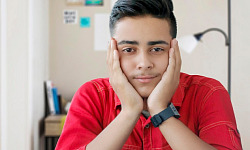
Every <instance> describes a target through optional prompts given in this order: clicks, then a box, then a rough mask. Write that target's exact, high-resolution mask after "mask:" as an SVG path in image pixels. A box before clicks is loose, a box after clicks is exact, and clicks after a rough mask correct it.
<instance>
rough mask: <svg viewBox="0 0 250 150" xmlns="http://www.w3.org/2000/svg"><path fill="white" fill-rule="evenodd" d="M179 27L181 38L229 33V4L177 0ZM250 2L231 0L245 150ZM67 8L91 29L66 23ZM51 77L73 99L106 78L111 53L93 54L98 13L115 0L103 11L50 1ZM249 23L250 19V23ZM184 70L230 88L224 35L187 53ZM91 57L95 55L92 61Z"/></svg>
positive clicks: (236, 94)
mask: <svg viewBox="0 0 250 150" xmlns="http://www.w3.org/2000/svg"><path fill="white" fill-rule="evenodd" d="M173 2H174V7H175V14H176V17H177V23H178V37H181V36H184V35H189V34H192V33H197V32H201V31H204V30H206V29H208V28H211V27H216V28H220V29H222V30H224V31H225V32H226V33H227V30H228V29H227V0H173ZM249 5H250V1H247V0H241V1H232V80H231V87H232V89H231V94H232V95H231V97H232V103H233V107H234V110H235V114H236V119H237V123H238V128H239V130H240V133H241V136H242V143H243V147H244V149H250V143H249V142H248V141H250V130H249V129H248V127H249V126H250V117H249V116H248V115H247V114H250V112H249V110H248V109H247V107H248V106H250V101H249V99H250V95H249V94H248V93H249V91H250V84H249V80H248V74H250V70H249V69H248V68H249V66H250V61H249V60H250V51H249V50H248V47H249V46H248V42H249V39H250V38H249V31H250V29H249V26H250V24H249V19H248V18H250V13H248V12H247V11H248V7H249ZM64 9H75V10H78V14H79V17H80V16H89V17H91V27H90V28H80V27H79V24H76V25H65V24H63V16H62V12H63V10H64ZM50 11H51V12H50V29H51V32H50V37H51V39H50V41H51V44H50V64H49V65H50V78H51V79H52V80H53V81H54V83H55V85H56V86H57V87H58V90H59V92H61V94H62V95H63V96H64V97H66V99H68V100H70V99H71V98H72V96H73V94H74V93H75V91H76V90H77V89H78V88H79V86H80V85H81V84H83V83H84V82H86V81H88V80H90V79H93V78H97V77H107V76H108V73H107V69H106V63H105V60H106V52H96V51H94V47H93V45H94V42H93V41H94V37H93V35H94V28H93V26H94V25H93V23H94V14H95V13H109V12H110V0H104V6H103V7H85V6H67V5H66V2H65V1H62V0H51V1H50ZM247 19H248V20H247ZM181 54H182V60H183V65H182V71H183V72H187V73H189V74H201V75H205V76H209V77H213V78H215V79H217V80H219V81H220V82H221V83H222V84H223V85H224V86H225V87H227V47H226V46H225V39H224V37H223V35H222V34H220V33H218V32H210V33H208V34H206V35H205V36H204V37H203V38H202V43H200V44H199V45H198V47H197V48H196V49H195V50H194V52H193V53H192V54H187V53H185V52H183V51H182V53H181ZM89 56H91V57H89Z"/></svg>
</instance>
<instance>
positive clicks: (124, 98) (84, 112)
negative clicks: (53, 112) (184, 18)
mask: <svg viewBox="0 0 250 150" xmlns="http://www.w3.org/2000/svg"><path fill="white" fill-rule="evenodd" d="M176 28H177V27H176V20H175V16H174V14H173V4H172V2H171V0H118V1H117V2H116V4H115V6H114V8H113V9H112V13H111V16H110V32H111V36H112V39H111V41H110V43H109V48H108V54H107V64H108V67H109V73H110V78H109V79H108V78H107V79H95V80H92V81H90V82H87V83H85V84H84V85H83V86H81V87H80V89H79V90H78V91H77V92H76V94H75V96H74V98H73V101H72V104H71V108H70V110H69V112H68V116H67V120H66V122H65V126H64V129H63V132H62V135H61V137H60V139H59V141H58V144H57V148H56V149H58V150H59V149H60V150H61V149H70V150H71V149H79V150H80V149H87V150H88V149H90V150H91V149H96V150H118V149H131V150H141V149H146V150H150V149H162V150H168V149H177V150H178V149H179V150H183V149H185V150H187V149H191V150H195V149H197V150H206V149H211V150H212V149H220V150H224V149H227V150H228V149H237V150H240V149H242V148H241V142H240V137H239V134H238V132H237V126H236V122H235V118H234V113H233V109H232V105H231V102H230V97H229V95H228V93H227V91H226V90H225V88H224V87H223V86H222V85H221V84H220V83H219V82H218V81H216V80H213V79H210V78H206V77H202V76H190V75H187V74H184V73H180V69H181V57H180V51H179V47H178V42H177V40H176V39H175V37H176V31H177V29H176ZM175 107H176V109H175Z"/></svg>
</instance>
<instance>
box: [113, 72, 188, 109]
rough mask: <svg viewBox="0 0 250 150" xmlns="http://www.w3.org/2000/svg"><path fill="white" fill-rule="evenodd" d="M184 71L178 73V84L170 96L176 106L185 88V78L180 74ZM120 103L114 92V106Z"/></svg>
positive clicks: (181, 100)
mask: <svg viewBox="0 0 250 150" xmlns="http://www.w3.org/2000/svg"><path fill="white" fill-rule="evenodd" d="M183 74H184V73H181V75H180V82H179V85H178V87H177V89H176V91H175V94H174V96H173V97H172V100H171V102H172V103H173V104H174V106H176V107H181V105H182V102H183V99H184V89H185V80H184V79H183V78H182V75H183ZM120 105H121V101H120V100H119V98H118V96H117V95H116V94H115V108H114V109H116V108H117V106H120Z"/></svg>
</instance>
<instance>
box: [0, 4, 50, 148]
mask: <svg viewBox="0 0 250 150" xmlns="http://www.w3.org/2000/svg"><path fill="white" fill-rule="evenodd" d="M3 3H5V4H6V6H5V9H4V10H3V9H1V14H2V13H4V14H5V15H6V20H2V19H3V18H2V17H1V27H2V25H6V26H5V27H6V28H5V29H3V28H1V33H2V32H3V31H4V32H6V35H4V36H1V48H2V47H3V46H2V45H3V42H4V44H5V47H4V49H1V53H0V54H1V55H0V56H1V68H0V69H1V76H0V77H1V78H0V79H1V81H0V82H1V89H0V90H1V99H0V100H1V107H2V108H3V107H4V108H5V109H1V118H0V119H1V149H2V150H12V149H20V150H33V149H34V150H36V149H39V136H40V135H39V122H40V121H41V119H42V117H43V115H44V97H43V96H44V93H43V81H44V80H45V79H47V77H48V12H49V11H48V8H49V6H48V0H36V1H34V0H22V1H20V0H12V1H7V0H1V5H2V4H3ZM1 35H3V34H1ZM4 55H5V56H4ZM4 105H5V106H4ZM3 131H4V132H3Z"/></svg>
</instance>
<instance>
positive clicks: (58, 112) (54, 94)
mask: <svg viewBox="0 0 250 150" xmlns="http://www.w3.org/2000/svg"><path fill="white" fill-rule="evenodd" d="M52 93H53V99H54V106H55V111H56V114H60V106H59V99H58V95H57V88H55V87H54V88H52Z"/></svg>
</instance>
